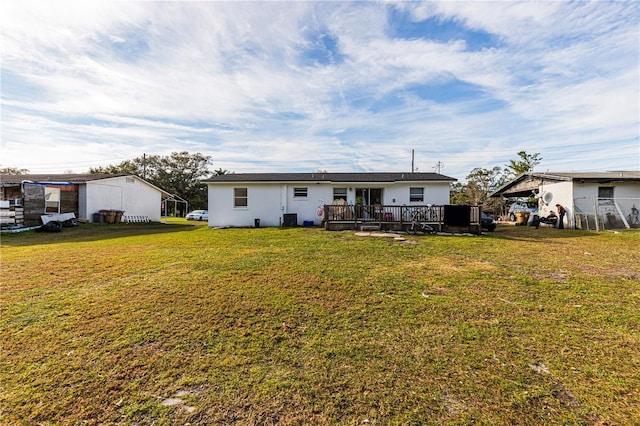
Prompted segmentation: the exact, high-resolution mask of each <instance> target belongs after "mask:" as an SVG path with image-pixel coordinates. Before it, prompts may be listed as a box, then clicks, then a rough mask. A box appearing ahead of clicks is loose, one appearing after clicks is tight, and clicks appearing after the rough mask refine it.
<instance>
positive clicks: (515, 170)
mask: <svg viewBox="0 0 640 426" xmlns="http://www.w3.org/2000/svg"><path fill="white" fill-rule="evenodd" d="M518 157H520V159H519V160H517V159H516V160H509V164H507V168H506V169H505V171H506V172H507V173H508V174H509V177H511V178H513V177H516V176H520V175H521V174H523V173H527V172H530V171H532V170H533V168H534V167H535V166H537V165H538V164H540V161H542V157H540V153H539V152H536V153H535V154H531V155H529V154H527V153H526V152H525V151H520V152H518Z"/></svg>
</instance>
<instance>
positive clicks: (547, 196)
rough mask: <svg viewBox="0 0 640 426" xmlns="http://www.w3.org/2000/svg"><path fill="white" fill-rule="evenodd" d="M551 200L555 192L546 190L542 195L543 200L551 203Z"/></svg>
mask: <svg viewBox="0 0 640 426" xmlns="http://www.w3.org/2000/svg"><path fill="white" fill-rule="evenodd" d="M551 200H553V194H552V193H550V192H545V193H544V195H543V196H542V201H544V202H545V203H547V204H549V203H550V202H551Z"/></svg>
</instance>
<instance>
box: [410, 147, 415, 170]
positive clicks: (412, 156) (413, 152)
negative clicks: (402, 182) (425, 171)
mask: <svg viewBox="0 0 640 426" xmlns="http://www.w3.org/2000/svg"><path fill="white" fill-rule="evenodd" d="M414 159H415V151H414V150H413V149H412V150H411V173H413V171H414V168H413V160H414Z"/></svg>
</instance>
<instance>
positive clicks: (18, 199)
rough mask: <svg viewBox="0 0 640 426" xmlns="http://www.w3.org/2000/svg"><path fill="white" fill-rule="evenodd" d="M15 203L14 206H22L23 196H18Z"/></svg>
mask: <svg viewBox="0 0 640 426" xmlns="http://www.w3.org/2000/svg"><path fill="white" fill-rule="evenodd" d="M13 205H14V206H21V205H22V198H16V199H14V200H13Z"/></svg>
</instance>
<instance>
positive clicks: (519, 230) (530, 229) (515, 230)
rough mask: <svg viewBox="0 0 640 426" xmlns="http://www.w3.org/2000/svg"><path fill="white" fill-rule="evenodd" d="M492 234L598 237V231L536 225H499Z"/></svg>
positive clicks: (522, 237)
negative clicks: (538, 226)
mask: <svg viewBox="0 0 640 426" xmlns="http://www.w3.org/2000/svg"><path fill="white" fill-rule="evenodd" d="M486 234H487V235H489V234H491V235H492V236H493V237H495V238H501V239H505V240H513V241H544V240H549V239H563V238H581V237H591V238H592V237H596V236H598V234H599V233H598V232H595V231H586V230H582V229H568V228H567V229H557V228H539V229H536V228H535V227H534V226H512V225H498V227H497V228H496V230H495V231H494V232H489V233H486Z"/></svg>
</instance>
